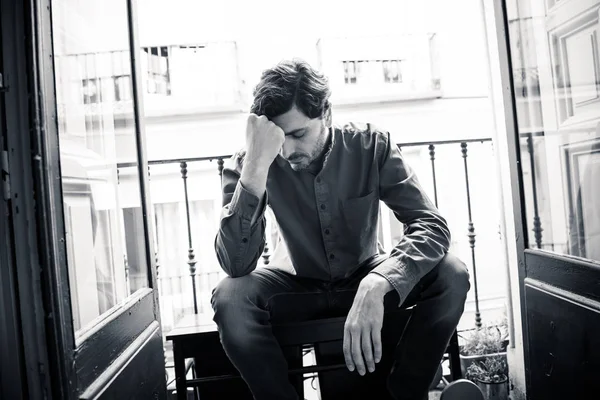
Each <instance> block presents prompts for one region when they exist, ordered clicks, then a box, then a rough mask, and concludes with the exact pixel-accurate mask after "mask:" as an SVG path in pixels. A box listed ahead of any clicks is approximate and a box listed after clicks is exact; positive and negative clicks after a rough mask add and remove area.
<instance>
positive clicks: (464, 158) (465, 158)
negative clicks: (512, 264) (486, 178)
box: [460, 142, 481, 328]
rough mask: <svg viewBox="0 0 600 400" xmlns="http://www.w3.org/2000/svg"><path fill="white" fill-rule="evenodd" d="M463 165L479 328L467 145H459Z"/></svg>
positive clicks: (477, 315)
mask: <svg viewBox="0 0 600 400" xmlns="http://www.w3.org/2000/svg"><path fill="white" fill-rule="evenodd" d="M460 147H461V149H462V150H461V151H462V157H463V161H464V165H465V183H466V188H467V210H468V212H469V233H468V235H467V236H469V245H470V246H471V260H472V262H473V284H474V286H475V326H476V327H477V328H481V313H480V312H479V293H478V289H477V264H476V262H475V225H474V224H473V217H472V215H471V192H470V188H469V167H468V165H467V143H466V142H462V143H461V144H460Z"/></svg>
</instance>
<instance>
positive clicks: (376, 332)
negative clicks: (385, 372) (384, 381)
mask: <svg viewBox="0 0 600 400" xmlns="http://www.w3.org/2000/svg"><path fill="white" fill-rule="evenodd" d="M371 338H372V340H373V353H374V354H373V355H374V357H375V362H376V363H379V361H381V355H382V353H383V351H382V350H381V328H379V329H377V327H375V328H374V329H373V330H372V331H371Z"/></svg>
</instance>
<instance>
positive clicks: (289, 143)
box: [280, 137, 296, 160]
mask: <svg viewBox="0 0 600 400" xmlns="http://www.w3.org/2000/svg"><path fill="white" fill-rule="evenodd" d="M295 150H296V146H294V141H293V140H290V139H289V138H287V137H286V138H285V140H284V142H283V146H281V151H280V154H281V156H282V157H283V158H285V159H286V160H287V159H288V158H289V157H290V156H291V155H292V154H294V151H295Z"/></svg>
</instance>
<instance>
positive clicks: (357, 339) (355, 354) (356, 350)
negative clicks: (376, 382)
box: [350, 329, 366, 376]
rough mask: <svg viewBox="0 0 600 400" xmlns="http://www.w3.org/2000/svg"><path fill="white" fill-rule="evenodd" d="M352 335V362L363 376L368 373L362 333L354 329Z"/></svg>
mask: <svg viewBox="0 0 600 400" xmlns="http://www.w3.org/2000/svg"><path fill="white" fill-rule="evenodd" d="M350 333H351V335H352V343H351V346H352V360H353V361H354V365H356V370H357V371H358V373H359V374H360V375H361V376H362V375H364V374H365V373H366V370H365V362H364V360H363V355H362V350H361V334H360V333H361V331H360V329H353V330H351V331H350Z"/></svg>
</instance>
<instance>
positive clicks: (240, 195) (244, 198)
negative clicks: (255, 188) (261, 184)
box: [229, 181, 267, 221]
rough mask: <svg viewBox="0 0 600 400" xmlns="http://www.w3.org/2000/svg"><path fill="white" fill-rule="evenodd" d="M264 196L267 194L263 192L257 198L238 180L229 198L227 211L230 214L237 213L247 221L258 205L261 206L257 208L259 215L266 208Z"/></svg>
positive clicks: (250, 218) (250, 219)
mask: <svg viewBox="0 0 600 400" xmlns="http://www.w3.org/2000/svg"><path fill="white" fill-rule="evenodd" d="M266 197H267V194H266V193H265V197H264V198H263V199H259V198H258V197H257V196H255V195H254V194H252V193H250V192H249V191H247V190H246V189H245V188H244V186H243V185H242V182H240V181H238V183H237V186H236V187H235V191H234V192H233V197H232V198H231V203H229V212H230V213H231V214H238V215H240V216H241V217H242V218H244V219H247V220H248V221H252V217H254V214H255V213H256V212H257V209H258V207H261V209H260V210H258V212H259V213H260V214H259V215H262V214H263V213H264V212H265V210H266V209H267V201H266ZM261 200H262V201H261ZM259 219H260V218H257V220H259Z"/></svg>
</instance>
